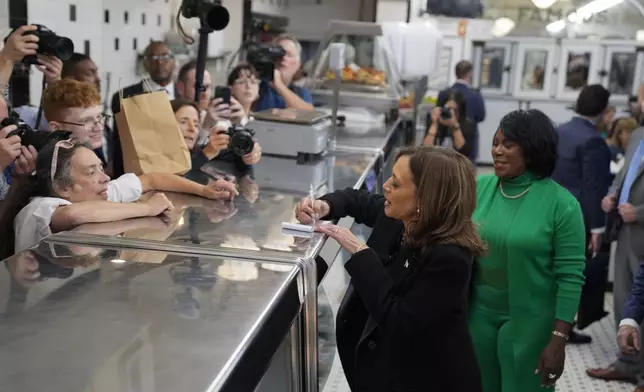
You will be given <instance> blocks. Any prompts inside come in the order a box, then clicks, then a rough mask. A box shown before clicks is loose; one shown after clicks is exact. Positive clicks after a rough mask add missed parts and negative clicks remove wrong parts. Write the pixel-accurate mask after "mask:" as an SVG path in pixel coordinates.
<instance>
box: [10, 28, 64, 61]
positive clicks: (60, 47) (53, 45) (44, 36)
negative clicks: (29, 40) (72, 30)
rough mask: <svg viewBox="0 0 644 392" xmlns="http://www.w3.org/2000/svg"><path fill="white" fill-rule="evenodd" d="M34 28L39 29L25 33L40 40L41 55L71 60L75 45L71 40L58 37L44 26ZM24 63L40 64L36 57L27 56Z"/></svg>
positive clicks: (39, 51) (39, 49)
mask: <svg viewBox="0 0 644 392" xmlns="http://www.w3.org/2000/svg"><path fill="white" fill-rule="evenodd" d="M34 26H36V27H38V29H37V30H34V31H28V32H26V33H25V35H27V34H33V35H35V36H37V37H38V38H39V41H38V53H39V54H45V55H49V56H56V57H58V58H59V59H61V60H62V61H66V60H69V58H70V57H71V56H72V54H74V43H73V42H72V40H71V39H69V38H67V37H61V36H59V35H56V33H54V32H53V31H51V30H50V29H48V28H47V27H45V26H43V25H39V24H34ZM16 29H17V28H16ZM16 29H13V31H11V33H10V34H9V35H8V36H7V37H5V39H4V42H5V43H7V40H8V39H9V37H10V36H11V34H13V33H14V32H15V31H16ZM22 63H24V64H28V65H34V64H38V60H37V59H36V56H25V57H24V58H23V59H22Z"/></svg>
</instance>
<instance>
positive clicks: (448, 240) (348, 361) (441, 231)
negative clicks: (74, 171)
mask: <svg viewBox="0 0 644 392" xmlns="http://www.w3.org/2000/svg"><path fill="white" fill-rule="evenodd" d="M384 193H385V194H384V196H382V195H374V194H369V193H367V192H361V191H356V190H352V189H346V190H342V191H336V192H333V193H330V194H327V195H325V196H323V197H321V198H320V199H319V200H314V201H313V200H310V199H304V200H303V201H301V202H300V203H299V204H298V206H297V210H296V214H297V217H298V219H299V220H300V221H301V222H302V223H304V224H310V223H311V222H312V220H313V219H312V218H313V217H316V216H317V217H320V218H322V219H334V220H335V219H339V218H342V217H344V216H352V217H354V218H355V220H356V222H358V223H364V224H365V225H367V226H370V227H372V228H373V232H372V234H371V236H370V238H369V240H368V241H367V243H366V244H363V243H362V242H361V241H360V240H358V239H357V238H356V237H355V236H354V235H353V234H352V233H351V231H349V230H347V229H344V228H341V227H338V226H335V225H331V224H328V225H324V224H323V225H317V226H316V230H318V231H320V232H322V233H325V234H327V235H329V236H330V237H332V238H334V239H335V240H336V241H337V242H338V243H339V244H340V245H341V246H342V247H343V248H344V249H345V250H346V251H347V252H349V253H350V254H351V258H350V259H349V260H348V261H347V262H346V264H345V268H346V270H347V271H348V272H349V274H350V275H351V278H352V280H351V285H350V286H349V288H348V290H347V293H346V294H345V297H344V300H343V303H342V305H341V307H340V310H339V312H338V317H337V327H336V329H337V331H336V333H337V345H338V350H339V353H340V359H341V361H342V366H343V368H344V372H345V375H346V376H347V379H348V381H349V385H350V387H351V390H352V391H353V392H380V391H382V392H412V391H417V392H421V391H422V392H431V391H436V392H464V391H467V392H480V391H481V380H480V375H479V368H478V365H477V362H476V356H475V353H474V348H473V345H472V340H471V338H470V333H469V330H468V326H467V293H468V288H469V279H470V270H471V267H472V259H473V257H474V256H476V255H480V254H482V253H483V249H484V246H483V244H482V242H481V240H480V239H479V237H478V236H477V234H476V230H475V227H474V224H473V223H472V213H473V212H474V209H475V207H476V200H475V199H476V182H475V178H474V168H473V166H472V164H471V163H470V162H469V160H468V159H467V158H466V157H465V156H463V155H461V154H459V153H457V152H456V151H454V150H451V149H446V148H441V147H416V148H412V149H409V150H405V151H402V152H401V153H400V154H399V155H398V157H397V159H396V163H395V165H394V168H393V175H392V177H391V178H390V179H389V180H388V181H387V183H386V184H385V186H384Z"/></svg>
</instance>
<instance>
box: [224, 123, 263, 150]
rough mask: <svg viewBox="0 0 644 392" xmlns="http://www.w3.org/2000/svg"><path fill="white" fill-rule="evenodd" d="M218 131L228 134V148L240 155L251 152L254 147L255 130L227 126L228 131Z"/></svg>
mask: <svg viewBox="0 0 644 392" xmlns="http://www.w3.org/2000/svg"><path fill="white" fill-rule="evenodd" d="M220 133H227V134H228V136H230V149H231V150H233V152H234V153H235V154H237V155H238V156H240V157H243V156H244V155H247V154H250V153H251V152H253V147H255V140H253V137H254V136H255V131H253V130H252V129H248V128H244V127H240V126H234V127H230V128H228V131H221V132H220Z"/></svg>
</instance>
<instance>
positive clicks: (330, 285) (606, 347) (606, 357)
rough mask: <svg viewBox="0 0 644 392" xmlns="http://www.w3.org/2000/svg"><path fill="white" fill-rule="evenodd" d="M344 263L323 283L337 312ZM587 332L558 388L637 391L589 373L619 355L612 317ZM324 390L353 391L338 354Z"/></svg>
mask: <svg viewBox="0 0 644 392" xmlns="http://www.w3.org/2000/svg"><path fill="white" fill-rule="evenodd" d="M489 172H490V169H485V168H482V169H479V173H489ZM336 261H337V260H336ZM342 264H343V263H341V262H340V263H338V262H336V263H335V264H334V265H333V266H332V268H331V270H330V271H329V274H328V275H327V278H326V279H325V280H324V282H323V284H322V288H323V290H324V291H325V293H326V295H327V297H328V300H329V302H330V304H331V308H332V310H333V312H334V313H335V312H337V309H338V306H339V304H340V301H341V300H342V295H343V294H344V287H345V286H346V282H347V281H348V277H347V275H346V272H345V271H344V268H342ZM611 306H612V298H611V296H610V294H608V295H607V296H606V307H605V309H606V310H608V311H610V310H611ZM584 332H586V333H589V334H590V335H591V336H592V337H593V342H592V343H591V344H589V345H583V346H573V345H570V346H568V347H567V349H566V370H565V372H564V374H563V376H562V378H561V380H559V382H558V383H557V387H556V392H633V391H634V390H635V386H633V385H631V384H626V383H618V382H610V383H607V382H603V381H596V380H593V379H591V378H590V377H588V376H587V375H586V373H585V371H586V369H587V368H589V367H597V366H604V365H607V364H610V363H611V362H612V361H613V360H614V358H615V349H616V344H615V326H614V322H613V319H612V317H611V316H610V315H609V316H607V317H605V318H604V319H603V320H602V321H601V322H599V323H595V324H594V325H592V326H590V327H588V328H587V329H586V330H585V331H584ZM323 392H349V387H348V386H347V382H346V380H345V378H344V374H343V372H342V367H341V366H340V361H339V360H338V358H337V355H336V357H335V359H334V361H333V364H332V365H331V372H330V374H329V377H328V379H327V382H326V383H325V386H324V390H323Z"/></svg>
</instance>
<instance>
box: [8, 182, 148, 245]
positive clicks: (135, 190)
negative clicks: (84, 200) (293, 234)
mask: <svg viewBox="0 0 644 392" xmlns="http://www.w3.org/2000/svg"><path fill="white" fill-rule="evenodd" d="M141 193H143V188H142V185H141V180H139V177H137V176H136V175H135V174H132V173H129V174H124V175H122V176H121V177H119V178H117V179H116V180H113V181H110V182H109V184H108V185H107V200H108V201H111V202H114V203H131V202H133V201H136V200H138V199H139V197H141ZM69 204H72V203H71V202H70V201H68V200H65V199H60V198H57V197H34V198H33V199H31V201H30V202H29V204H27V206H26V207H25V208H23V209H22V210H21V211H20V213H18V215H17V216H16V219H15V220H14V221H13V230H14V232H15V233H16V242H15V252H16V253H18V252H21V251H23V250H25V249H28V248H31V247H32V246H35V245H37V244H38V242H40V240H42V239H43V238H45V237H47V236H48V235H50V234H51V227H49V225H50V224H51V217H52V216H53V215H54V212H55V211H56V209H57V208H58V207H61V206H66V205H69Z"/></svg>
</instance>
